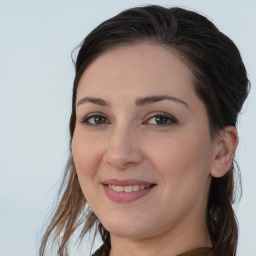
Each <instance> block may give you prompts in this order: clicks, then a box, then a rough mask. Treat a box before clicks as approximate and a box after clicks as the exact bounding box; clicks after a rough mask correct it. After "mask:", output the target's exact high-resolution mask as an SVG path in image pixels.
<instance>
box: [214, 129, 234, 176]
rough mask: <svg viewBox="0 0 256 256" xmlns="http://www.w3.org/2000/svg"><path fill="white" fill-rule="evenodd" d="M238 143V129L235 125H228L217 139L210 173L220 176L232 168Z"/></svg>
mask: <svg viewBox="0 0 256 256" xmlns="http://www.w3.org/2000/svg"><path fill="white" fill-rule="evenodd" d="M237 145H238V134H237V129H236V127H234V126H226V127H225V128H224V129H223V130H222V131H221V132H220V133H219V135H218V137H217V139H216V141H215V145H214V147H215V150H214V156H213V157H214V159H213V164H212V169H211V172H210V174H211V175H212V176H213V177H216V178H219V177H222V176H224V175H225V174H226V173H227V172H228V170H229V169H230V167H231V165H232V162H233V158H234V155H235V151H236V148H237Z"/></svg>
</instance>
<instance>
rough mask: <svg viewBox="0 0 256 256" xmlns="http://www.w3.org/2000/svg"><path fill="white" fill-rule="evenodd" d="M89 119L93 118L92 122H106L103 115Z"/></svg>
mask: <svg viewBox="0 0 256 256" xmlns="http://www.w3.org/2000/svg"><path fill="white" fill-rule="evenodd" d="M91 119H93V123H95V124H104V123H105V122H106V118H105V117H103V116H95V117H93V118H91Z"/></svg>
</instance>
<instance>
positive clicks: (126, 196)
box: [103, 185, 154, 203]
mask: <svg viewBox="0 0 256 256" xmlns="http://www.w3.org/2000/svg"><path fill="white" fill-rule="evenodd" d="M103 187H104V190H105V192H106V195H107V197H108V198H109V199H110V200H112V201H114V202H118V203H126V202H132V201H135V200H137V199H139V198H141V197H143V196H145V195H147V194H148V193H149V192H150V191H151V190H152V189H153V188H154V186H153V187H149V188H146V189H142V190H138V191H132V192H116V191H114V190H112V189H110V188H109V187H108V186H106V185H103Z"/></svg>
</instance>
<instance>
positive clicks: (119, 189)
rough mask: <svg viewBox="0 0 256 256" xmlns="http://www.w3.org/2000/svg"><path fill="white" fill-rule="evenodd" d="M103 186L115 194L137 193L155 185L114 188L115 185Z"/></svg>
mask: <svg viewBox="0 0 256 256" xmlns="http://www.w3.org/2000/svg"><path fill="white" fill-rule="evenodd" d="M105 186H107V187H108V188H110V189H111V190H113V191H115V192H126V193H130V192H135V191H139V190H145V189H148V188H150V187H153V186H155V185H154V184H152V185H130V186H115V185H109V184H105Z"/></svg>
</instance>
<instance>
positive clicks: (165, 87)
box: [78, 42, 194, 96]
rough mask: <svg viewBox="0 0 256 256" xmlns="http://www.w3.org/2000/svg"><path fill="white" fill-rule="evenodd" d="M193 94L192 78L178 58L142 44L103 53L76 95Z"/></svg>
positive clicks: (171, 52)
mask: <svg viewBox="0 0 256 256" xmlns="http://www.w3.org/2000/svg"><path fill="white" fill-rule="evenodd" d="M193 90H194V89H193V74H192V72H191V70H190V69H189V67H188V66H187V65H186V64H185V62H183V61H182V60H181V58H180V57H179V56H178V54H177V53H176V52H174V51H171V50H169V49H167V48H166V47H163V46H160V45H156V44H150V43H145V42H144V43H138V44H133V45H126V46H119V47H117V48H114V49H111V50H108V51H107V52H104V53H103V54H102V55H100V56H99V57H97V58H96V59H95V60H94V61H93V62H92V63H91V64H90V65H89V66H88V67H87V69H86V70H85V71H84V73H83V75H82V77H81V79H80V82H79V85H78V95H79V94H80V93H82V94H87V93H104V92H106V93H107V92H109V91H115V92H119V93H126V94H127V93H128V91H129V92H133V93H134V92H137V93H138V94H143V93H144V94H145V93H146V92H147V91H150V92H152V93H162V94H163V93H166V92H167V91H173V92H175V91H176V92H175V93H178V91H179V93H180V94H184V93H191V91H193ZM139 96H142V95H139Z"/></svg>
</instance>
